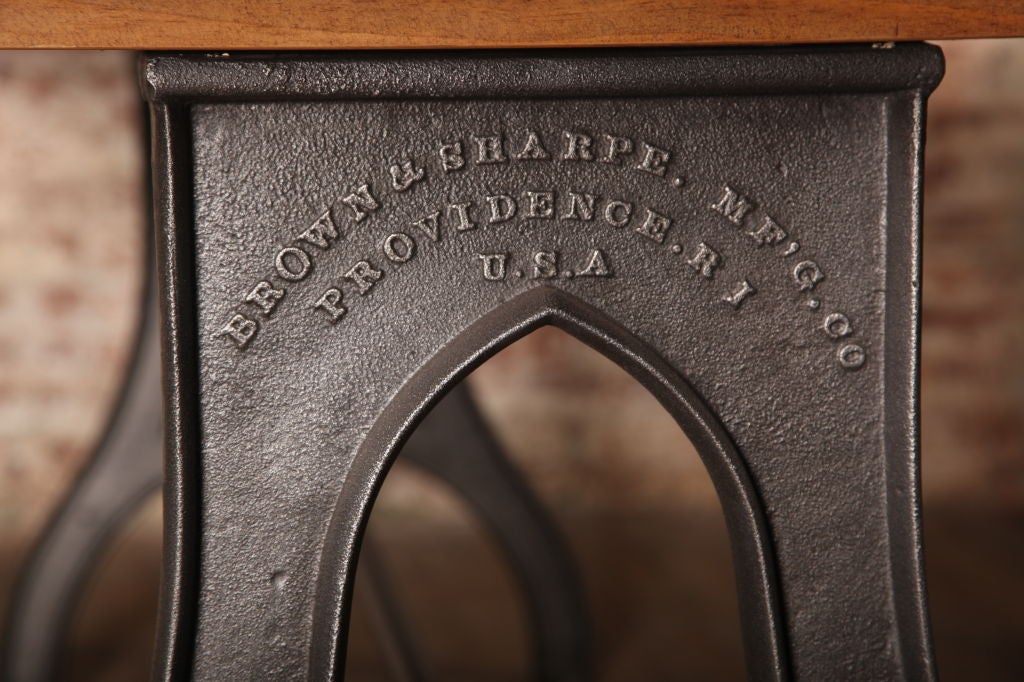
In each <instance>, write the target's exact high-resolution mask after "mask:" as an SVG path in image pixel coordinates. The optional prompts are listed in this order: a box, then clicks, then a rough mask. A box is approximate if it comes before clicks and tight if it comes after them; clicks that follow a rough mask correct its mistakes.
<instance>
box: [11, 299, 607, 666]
mask: <svg viewBox="0 0 1024 682" xmlns="http://www.w3.org/2000/svg"><path fill="white" fill-rule="evenodd" d="M153 293H154V288H153V287H152V286H150V287H148V288H147V294H146V296H147V299H150V300H149V305H147V306H145V307H144V308H143V310H142V314H141V316H140V323H139V327H138V333H137V339H136V351H135V358H134V360H133V363H132V366H131V368H130V371H129V372H128V374H127V377H126V381H125V388H124V389H123V391H122V396H121V400H120V401H119V405H118V408H117V409H116V410H115V411H114V414H113V416H112V419H111V423H110V426H109V427H108V429H107V434H106V436H105V437H104V438H103V439H102V440H101V441H100V443H99V445H98V446H97V448H96V450H95V451H94V453H93V455H92V456H91V457H90V459H89V463H88V466H87V467H86V469H85V470H84V471H83V473H82V475H81V476H80V477H79V479H78V480H77V482H76V484H75V485H74V486H73V487H72V489H71V491H70V493H69V495H68V497H67V499H66V500H65V502H64V504H63V505H61V507H60V509H59V510H58V511H57V513H56V514H55V516H54V518H53V519H52V520H51V522H50V524H49V526H48V529H47V530H46V532H44V533H43V534H42V535H41V536H40V538H39V540H38V542H37V544H36V546H35V548H34V550H33V551H32V553H31V554H30V556H29V559H28V560H27V561H26V563H25V565H24V566H23V567H22V572H21V574H20V576H19V580H18V583H17V585H16V587H15V590H14V592H13V596H14V599H13V600H12V604H11V606H10V608H9V609H8V611H7V613H6V614H5V618H6V622H5V626H4V636H5V641H4V646H3V651H2V656H0V659H2V667H0V672H2V674H0V679H3V680H8V681H9V682H46V681H47V680H56V679H63V678H64V677H66V675H67V674H68V673H69V671H68V670H67V669H66V668H65V667H64V666H63V662H64V660H65V657H64V655H63V654H64V651H65V649H64V645H65V638H66V635H67V631H68V629H69V626H70V620H71V616H72V612H73V610H74V607H75V605H76V604H77V603H78V601H79V600H78V597H79V596H80V593H81V588H82V586H83V585H84V583H85V581H86V579H87V577H88V576H89V575H90V574H91V573H92V571H93V569H94V567H95V564H96V560H97V559H98V558H99V556H100V555H101V553H102V550H103V549H104V547H106V546H107V544H108V543H109V541H110V540H111V538H112V536H113V535H114V534H115V533H116V531H117V530H118V529H119V528H121V527H122V526H123V525H124V523H125V522H126V521H127V520H128V519H129V518H130V516H131V514H132V513H133V512H135V511H136V510H137V507H138V504H139V503H140V502H141V501H142V500H143V499H144V498H145V497H146V496H148V495H149V494H150V493H152V492H153V491H155V490H157V489H158V488H159V486H160V483H161V473H162V472H161V462H162V459H161V443H162V429H161V423H160V411H161V402H160V390H159V381H160V363H159V346H158V340H159V319H160V317H159V310H157V308H156V306H155V305H152V303H154V300H153V297H152V294H153ZM402 457H403V458H404V459H405V460H407V461H409V462H410V463H412V464H413V465H415V466H416V467H419V468H421V469H423V470H425V471H427V472H429V473H430V474H432V475H434V476H435V477H437V479H438V480H440V481H442V482H444V483H446V484H447V485H449V486H450V487H451V488H452V489H453V491H454V492H455V493H456V494H458V495H460V496H461V497H463V498H464V499H465V500H466V501H467V502H468V503H469V504H470V506H471V508H472V509H473V510H474V511H475V512H476V513H477V514H479V515H480V516H481V517H482V519H483V520H484V522H485V523H486V524H487V526H488V528H489V530H490V531H491V532H492V533H493V534H494V537H495V538H496V539H497V540H498V541H499V543H500V544H501V545H502V546H503V547H504V548H505V550H506V552H507V554H508V556H509V558H510V559H511V560H512V562H513V563H514V568H515V570H516V572H517V575H518V576H519V577H520V579H521V580H522V582H523V585H524V588H525V589H524V597H525V602H526V606H527V609H528V611H529V613H530V616H531V618H530V625H531V628H532V632H533V636H534V642H533V646H534V650H535V651H534V654H535V656H534V658H535V660H534V663H533V666H534V669H535V671H536V677H537V678H538V679H543V680H562V679H582V678H584V677H586V676H587V671H588V670H589V657H588V651H587V646H588V639H589V637H588V631H589V626H588V623H587V620H586V617H585V607H584V604H583V595H582V594H581V591H580V587H579V585H578V583H577V582H576V580H575V571H574V569H573V565H572V560H571V557H569V555H568V553H567V552H566V550H565V548H564V546H563V543H562V539H561V537H560V536H559V534H558V532H557V531H556V529H555V528H554V525H553V523H552V521H551V519H550V518H549V517H548V516H547V514H546V513H545V512H544V510H543V508H542V507H541V505H540V504H539V502H538V501H537V500H536V498H535V497H534V496H533V494H532V493H531V492H530V490H529V488H528V487H527V486H526V485H525V484H524V483H523V481H522V479H521V478H520V476H519V474H518V472H517V471H516V469H515V467H514V466H513V465H512V464H511V462H510V461H509V460H508V459H507V458H506V456H505V455H504V453H503V450H502V448H501V446H500V444H499V443H498V442H497V441H496V440H495V439H494V437H493V436H492V435H491V433H490V431H489V428H488V427H487V424H486V423H485V421H484V420H483V418H482V417H481V415H480V414H479V412H478V411H477V408H476V406H475V404H474V402H473V399H472V396H471V395H470V393H469V390H468V389H467V388H466V387H465V386H459V387H457V388H456V389H454V390H453V391H452V392H451V393H450V394H449V395H448V396H446V398H445V399H444V400H443V401H442V402H441V403H440V404H439V405H438V406H437V407H436V408H435V409H434V410H433V411H432V412H431V414H430V415H429V416H428V418H427V419H425V420H424V422H423V424H422V425H421V427H420V428H419V429H418V430H417V431H416V433H415V434H414V435H413V436H412V437H411V438H410V439H409V441H408V443H406V445H405V446H404V447H403V449H402ZM376 554H377V553H368V552H364V555H363V557H362V560H361V563H360V566H361V567H362V571H361V572H360V573H361V575H364V576H365V578H364V582H363V593H364V594H365V595H366V601H367V604H368V606H369V609H370V612H371V614H372V615H373V616H374V618H373V622H374V625H375V630H376V634H377V636H378V637H380V638H381V640H382V641H383V643H384V645H385V649H386V650H387V651H389V652H390V653H391V654H392V655H391V656H390V659H391V661H392V662H393V663H394V670H393V671H392V672H393V674H394V675H395V679H397V680H409V681H413V680H425V679H430V678H429V676H428V675H427V672H426V668H427V666H426V664H425V663H424V662H423V657H422V655H421V654H420V652H418V651H417V648H416V642H415V640H416V634H415V633H414V632H412V631H411V630H410V629H409V627H408V625H407V624H406V623H405V622H404V618H403V617H402V614H401V605H400V604H399V603H398V602H397V600H396V599H395V598H394V596H393V594H392V590H391V588H390V586H389V584H388V583H389V582H390V581H389V580H388V577H387V576H388V570H387V567H386V566H385V564H384V562H383V559H382V558H381V557H378V556H376Z"/></svg>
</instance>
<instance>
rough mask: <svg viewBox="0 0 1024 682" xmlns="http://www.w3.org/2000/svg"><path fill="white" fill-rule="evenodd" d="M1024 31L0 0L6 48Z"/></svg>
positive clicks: (822, 38)
mask: <svg viewBox="0 0 1024 682" xmlns="http://www.w3.org/2000/svg"><path fill="white" fill-rule="evenodd" d="M1021 35H1024V1H1022V0H1011V1H1007V2H997V1H991V2H990V1H988V0H849V1H847V2H844V1H842V0H764V1H758V0H590V1H588V0H504V1H502V0H405V1H402V0H390V1H387V0H295V1H293V2H289V1H288V0H262V1H257V0H218V1H216V2H200V1H197V0H150V1H149V2H144V3H143V2H138V1H137V0H78V1H72V0H3V1H2V2H0V48H8V49H10V48H58V49H133V50H134V49H154V50H157V49H158V50H177V49H181V50H185V49H188V50H247V49H277V50H283V49H408V48H425V49H440V48H511V47H583V46H624V45H637V46H658V45H661V46H671V45H736V44H779V43H810V42H814V43H833V42H876V41H896V40H937V39H951V38H984V37H1009V36H1021Z"/></svg>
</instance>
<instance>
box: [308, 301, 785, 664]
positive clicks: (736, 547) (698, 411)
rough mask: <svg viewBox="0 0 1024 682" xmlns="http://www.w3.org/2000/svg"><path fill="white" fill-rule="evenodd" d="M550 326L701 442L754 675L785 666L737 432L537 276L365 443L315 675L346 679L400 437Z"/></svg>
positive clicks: (340, 530)
mask: <svg viewBox="0 0 1024 682" xmlns="http://www.w3.org/2000/svg"><path fill="white" fill-rule="evenodd" d="M545 325H553V326H555V327H558V328H559V329H561V330H562V331H565V332H567V333H568V334H570V335H571V336H573V337H575V338H576V339H578V340H580V341H581V342H583V343H585V344H587V345H588V346H590V347H592V348H594V349H595V350H597V351H598V352H600V353H602V354H603V355H605V356H606V357H608V358H609V359H611V360H612V361H614V362H616V363H618V364H620V365H621V366H622V367H623V368H624V369H625V370H626V371H627V372H629V373H630V374H631V375H632V376H633V377H634V378H635V379H637V380H638V381H639V382H640V383H641V384H642V385H643V386H644V387H645V388H646V389H647V390H649V391H650V392H651V393H652V394H653V395H654V397H655V398H657V400H658V401H659V403H661V405H662V406H663V407H664V408H665V409H666V410H667V411H668V412H669V414H670V415H672V417H673V418H674V419H675V421H676V423H677V424H678V425H679V426H680V428H681V429H682V430H683V432H684V433H685V434H686V436H687V437H688V438H689V439H690V440H691V442H692V443H693V445H694V446H695V448H696V450H697V452H698V454H699V455H700V457H701V460H702V461H703V463H704V465H705V467H706V468H707V471H708V474H709V476H710V478H711V481H712V483H713V485H714V487H715V490H716V491H717V493H718V497H719V501H720V502H721V505H722V511H723V514H724V516H725V520H726V524H727V527H728V529H729V536H730V542H731V545H732V554H733V565H734V566H735V571H736V580H737V587H738V597H739V603H740V610H741V620H742V628H743V639H744V645H745V650H746V659H747V669H748V674H749V675H750V677H751V679H766V680H780V679H785V678H786V676H787V672H788V664H787V660H786V649H785V642H784V641H783V640H784V635H783V628H782V626H781V613H782V608H781V596H780V593H779V589H778V586H777V581H776V578H775V557H774V552H773V549H772V544H771V540H770V536H769V533H768V530H767V524H766V522H765V519H764V510H763V509H762V506H761V503H760V500H759V498H758V495H757V492H756V490H755V488H754V485H753V482H752V481H751V478H750V476H749V474H748V472H747V468H746V465H745V463H744V461H743V458H742V456H741V455H740V453H739V452H738V451H737V450H736V448H735V446H734V445H733V444H732V440H731V438H730V437H729V435H728V433H727V432H726V431H725V429H724V428H723V427H722V426H721V424H720V423H719V422H718V420H717V418H716V417H715V416H714V414H713V413H712V412H711V410H710V409H709V408H708V407H707V406H706V404H705V402H704V401H703V399H702V398H701V397H700V396H699V395H698V394H697V393H696V392H695V391H694V390H693V388H691V387H690V385H689V384H688V383H687V382H686V381H685V379H684V378H683V377H682V376H680V375H679V373H678V372H677V371H676V370H675V369H673V368H672V367H671V366H670V365H668V363H666V362H665V361H664V360H663V359H662V358H661V357H660V356H659V355H658V354H657V353H655V352H654V351H653V350H652V349H651V348H650V346H649V345H648V344H646V343H645V342H644V341H642V340H640V339H639V338H637V337H635V336H634V335H633V334H631V333H630V332H629V331H628V330H626V329H625V328H623V327H622V326H621V325H620V324H618V323H617V322H615V321H614V320H612V319H611V318H610V317H608V316H607V315H606V314H604V313H603V312H601V311H599V310H598V309H596V308H594V307H593V306H591V305H590V304H588V303H586V302H584V301H582V300H580V299H579V298H577V297H575V296H573V295H571V294H568V293H566V292H565V291H562V290H559V289H555V288H552V287H537V288H534V289H531V290H529V291H527V292H524V293H522V294H520V295H518V296H516V297H514V298H512V299H511V300H509V301H507V302H505V303H504V304H502V305H500V306H498V307H497V308H495V309H494V310H492V311H490V312H489V313H487V314H486V315H484V316H483V317H481V318H480V319H478V320H477V321H476V322H474V323H473V324H471V325H470V326H469V327H468V328H467V329H465V330H463V331H462V332H461V333H460V334H459V335H458V336H457V337H456V338H455V339H454V340H452V341H450V342H448V343H447V344H446V345H445V346H444V347H443V348H441V349H440V350H439V351H438V352H437V354H436V355H434V356H433V357H432V358H431V359H430V360H429V361H428V362H426V363H425V364H424V366H423V367H422V368H420V370H419V371H418V372H417V373H416V374H415V375H414V376H413V377H412V378H411V379H410V380H409V381H407V382H406V384H405V385H404V386H403V387H402V388H401V390H400V391H399V392H398V393H397V394H396V395H395V397H394V398H393V399H392V400H391V401H390V403H389V404H388V405H387V407H386V408H385V409H384V411H383V412H382V413H381V415H380V416H379V417H378V418H377V420H376V421H375V423H374V424H373V426H372V427H371V428H370V430H369V431H368V432H367V435H366V438H365V439H364V440H363V442H362V444H361V445H360V446H359V448H358V449H357V451H356V453H355V457H354V459H353V461H352V465H351V467H350V469H349V470H348V473H347V476H346V478H345V481H344V483H343V484H342V488H341V491H340V494H339V495H338V499H337V502H336V505H335V508H334V512H333V515H332V518H331V521H330V524H329V526H328V530H327V536H326V539H325V545H324V551H323V553H322V558H321V563H320V569H319V574H318V579H317V592H316V603H315V609H314V614H313V626H314V636H313V640H312V645H311V651H310V659H309V673H310V677H311V679H323V680H327V679H340V678H341V677H342V676H343V674H344V656H345V642H346V639H347V633H348V624H349V616H350V614H349V610H350V606H351V597H352V591H353V587H354V576H355V567H356V564H357V560H358V553H359V545H360V542H361V540H362V535H363V532H364V531H365V527H366V523H367V521H368V519H369V514H370V511H371V509H372V507H373V502H374V499H375V497H376V495H377V492H378V491H379V490H380V487H381V485H382V484H383V481H384V478H385V477H386V475H387V472H388V470H389V468H390V466H391V464H392V462H393V461H394V459H395V457H396V456H397V454H398V453H399V451H400V450H401V446H402V444H403V443H404V442H405V440H406V439H407V438H408V436H409V435H410V434H411V433H412V432H413V430H414V429H415V428H416V426H417V425H418V423H419V422H420V420H421V419H422V418H423V417H424V416H425V415H426V414H427V413H428V412H429V411H430V409H431V408H432V407H433V406H434V405H435V404H436V403H437V402H438V401H439V400H440V399H441V398H442V397H443V396H444V395H445V394H446V393H447V392H448V391H449V390H450V389H451V388H452V387H453V386H454V385H455V384H457V383H458V382H459V381H461V380H462V379H464V378H465V377H466V376H467V375H468V374H469V373H470V372H471V371H472V370H473V369H475V368H476V367H478V366H479V365H481V364H483V362H485V361H486V360H487V359H489V358H490V357H491V356H492V355H494V354H495V353H497V352H498V351H499V350H501V349H503V348H505V347H506V346H508V345H510V344H512V343H513V342H515V341H517V340H519V339H520V338H523V337H525V336H527V335H528V334H530V333H531V332H533V331H535V330H536V329H538V328H540V327H542V326H545Z"/></svg>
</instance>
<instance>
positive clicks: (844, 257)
mask: <svg viewBox="0 0 1024 682" xmlns="http://www.w3.org/2000/svg"><path fill="white" fill-rule="evenodd" d="M890 47H891V46H890ZM941 73H942V59H941V53H940V52H939V50H938V49H936V48H933V47H930V46H925V45H898V46H896V47H895V48H892V49H886V46H878V47H870V46H841V47H829V48H814V49H811V48H786V49H772V50H723V51H673V50H666V51H646V52H636V51H605V52H591V53H582V52H571V53H570V52H562V53H558V52H555V53H542V52H531V53H488V54H459V55H450V54H438V53H433V54H418V55H417V54H403V55H385V54H372V55H356V56H353V55H278V56H271V57H268V56H255V55H235V56H217V55H209V56H201V55H181V56H173V55H154V56H151V57H149V58H148V59H147V60H146V61H145V62H144V63H143V67H142V79H143V87H144V88H145V90H146V92H147V95H148V97H149V98H150V99H151V100H152V102H153V111H154V116H155V123H156V128H155V129H156V135H155V163H156V170H157V173H158V176H159V179H158V181H157V196H158V220H159V225H160V230H159V231H160V235H159V240H160V246H161V249H162V268H163V272H162V285H163V297H164V303H165V306H166V309H165V315H166V319H167V323H168V327H167V332H168V333H167V338H166V349H165V350H166V361H167V384H166V389H167V391H166V392H167V401H168V402H167V410H168V413H167V416H168V420H169V423H170V425H171V432H170V441H169V445H170V448H169V450H170V453H171V455H170V457H169V459H168V469H167V474H168V480H169V485H168V488H167V500H166V511H167V522H168V524H169V525H168V527H167V538H168V544H167V551H168V572H167V578H166V580H167V582H166V585H165V590H164V602H163V609H164V610H163V615H162V618H163V632H162V636H161V652H160V659H159V662H158V670H157V674H158V676H159V677H161V678H166V679H171V678H175V679H180V678H186V677H189V676H190V675H191V676H194V677H195V678H198V679H243V678H247V677H250V676H252V675H256V674H258V675H260V676H264V677H268V678H272V679H302V678H308V679H318V680H322V679H331V678H340V677H342V675H343V668H344V651H345V636H346V629H347V626H348V618H349V612H348V607H349V598H350V594H351V586H352V581H353V572H354V570H353V569H354V565H355V560H356V555H357V554H358V548H359V540H360V535H361V532H362V528H363V526H364V524H365V521H366V518H367V515H368V512H369V509H370V506H371V504H372V500H373V497H374V494H375V492H376V490H377V489H378V487H379V485H380V483H381V481H382V479H383V477H384V475H385V473H386V471H387V468H388V463H389V462H390V461H391V458H392V457H393V456H394V454H395V453H396V452H397V450H398V448H399V446H400V444H401V443H402V441H403V439H404V438H406V437H407V436H408V434H409V433H410V431H411V430H412V429H413V428H414V427H415V425H416V423H417V422H418V420H419V419H420V418H421V417H422V416H423V415H424V414H425V413H426V412H427V411H428V410H429V409H430V407H431V406H432V405H433V404H434V403H435V402H436V401H437V400H438V399H439V397H440V396H441V395H442V394H443V393H444V392H445V391H446V390H448V389H449V388H450V387H451V386H452V385H453V384H454V383H455V382H457V381H458V380H460V379H461V378H462V377H464V376H465V375H466V373H467V372H469V371H470V370H471V369H472V368H473V367H475V366H476V365H478V364H479V363H480V362H482V361H484V360H485V359H486V358H487V357H489V356H490V355H491V354H493V353H494V352H496V351H497V350H498V349H499V348H501V347H503V346H505V345H507V344H509V343H511V342H512V341H514V340H516V339H518V338H520V337H522V336H523V335H525V334H527V333H529V332H530V331H532V330H534V329H536V328H537V327H539V326H541V325H545V324H554V325H557V326H559V327H561V328H562V329H564V330H566V331H568V332H569V333H571V334H574V335H575V336H577V337H578V338H580V339H581V340H583V341H584V342H586V343H588V344H590V345H592V346H594V347H595V348H597V349H599V350H600V351H602V352H604V353H605V354H607V355H608V356H609V357H611V358H612V359H614V360H615V361H616V362H618V363H620V364H621V365H623V366H624V367H625V368H626V369H628V370H629V371H630V372H632V373H633V375H634V376H636V377H637V378H638V379H639V380H640V381H641V382H643V383H644V384H645V385H646V386H647V387H648V388H649V389H650V390H651V391H652V393H654V394H655V395H656V396H657V397H658V398H659V400H660V401H661V402H662V404H663V405H664V406H665V408H666V409H667V410H669V412H670V413H671V414H673V415H674V416H675V417H676V419H677V420H678V422H679V424H680V425H681V427H682V428H683V429H684V430H685V431H686V433H687V434H688V435H689V437H690V439H691V440H692V441H693V442H694V444H695V445H696V447H697V449H698V451H699V452H700V453H701V456H702V457H703V459H704V461H705V463H706V465H707V468H708V471H709V472H710V475H711V477H712V479H713V481H714V484H715V486H716V487H717V489H718V492H719V496H720V498H721V501H722V505H723V508H724V512H725V515H726V519H727V523H728V525H729V529H730V533H731V537H732V541H733V554H734V562H735V566H736V571H737V584H738V587H739V596H740V603H741V609H742V611H743V614H742V615H743V624H744V636H745V642H746V650H747V658H748V670H749V673H750V676H751V677H752V678H755V679H782V678H796V679H803V680H828V679H857V680H866V679H876V680H890V679H930V678H932V677H933V676H934V671H933V664H932V658H931V651H930V643H929V636H928V627H927V616H926V609H925V601H924V584H923V579H922V566H921V545H920V523H919V497H918V462H917V435H918V431H917V347H918V298H919V296H918V287H919V281H920V280H919V263H920V254H919V221H920V168H921V151H922V130H923V128H922V123H923V114H924V99H925V97H926V96H927V94H928V93H929V92H930V91H931V89H932V88H933V87H934V86H935V84H936V83H937V82H938V80H939V78H940V76H941ZM666 541H670V539H668V538H666ZM680 618H685V614H680Z"/></svg>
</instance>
